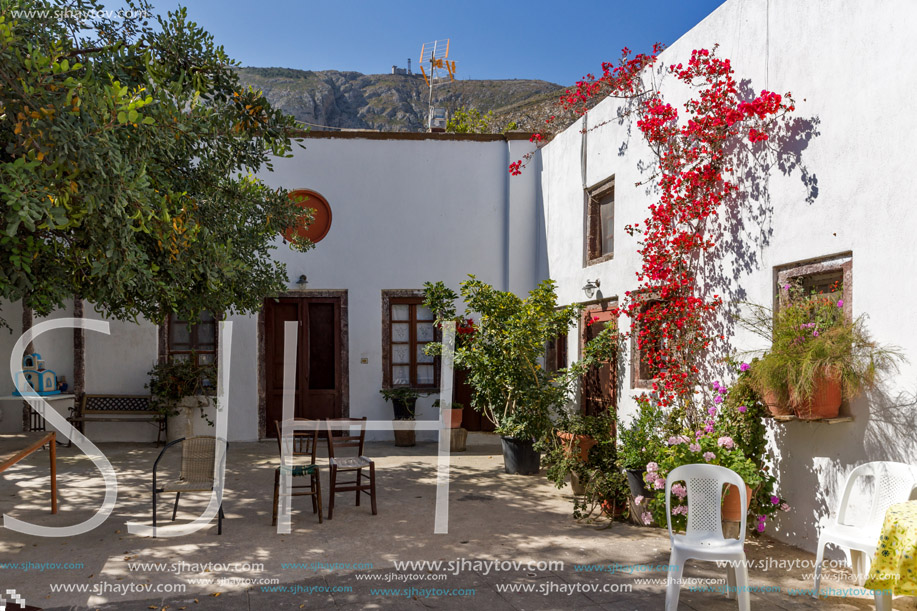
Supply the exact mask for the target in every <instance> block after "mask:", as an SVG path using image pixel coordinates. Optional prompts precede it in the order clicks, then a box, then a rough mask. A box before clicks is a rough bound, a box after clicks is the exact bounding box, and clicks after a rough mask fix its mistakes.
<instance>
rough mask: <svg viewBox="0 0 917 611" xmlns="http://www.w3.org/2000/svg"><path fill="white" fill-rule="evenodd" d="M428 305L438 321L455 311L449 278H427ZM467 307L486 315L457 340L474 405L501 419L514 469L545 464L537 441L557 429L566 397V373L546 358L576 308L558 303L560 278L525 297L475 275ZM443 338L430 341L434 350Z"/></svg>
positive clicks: (530, 470) (465, 289) (468, 284)
mask: <svg viewBox="0 0 917 611" xmlns="http://www.w3.org/2000/svg"><path fill="white" fill-rule="evenodd" d="M424 287H425V288H426V299H425V301H424V305H425V306H426V307H428V308H430V309H431V310H432V311H433V312H434V314H435V315H436V317H437V320H438V321H444V320H449V319H451V318H454V316H455V306H454V302H455V300H456V299H457V298H458V295H457V294H456V293H455V292H454V291H452V290H451V289H449V288H447V287H446V286H445V285H444V284H443V283H442V282H437V283H435V284H434V283H429V282H428V283H426V284H425V285H424ZM461 295H462V298H463V300H464V302H465V306H466V310H467V311H468V312H470V313H472V314H474V315H475V316H474V318H475V319H477V320H478V321H479V322H478V323H477V326H476V327H475V330H474V333H473V334H471V335H472V339H470V340H468V341H465V342H463V343H458V342H457V345H456V349H455V364H456V367H464V368H466V369H467V372H468V383H469V384H470V385H471V386H472V387H473V388H474V395H473V400H472V407H473V408H474V409H475V410H477V411H479V412H481V413H482V414H483V415H484V416H485V417H486V418H488V419H489V420H490V421H491V422H493V423H494V425H495V427H496V432H497V433H499V434H500V436H501V442H502V446H503V459H504V467H505V471H506V472H507V473H517V474H524V475H531V474H535V473H538V471H539V469H540V455H539V453H538V450H537V449H536V448H535V441H536V440H542V439H544V438H545V437H546V436H547V435H548V434H549V433H550V432H551V430H552V420H551V415H552V413H553V411H554V410H555V409H556V408H557V407H558V406H560V405H563V404H564V403H565V398H566V394H567V387H566V385H565V384H564V382H565V380H564V372H549V371H546V370H545V369H544V368H543V367H541V365H540V364H539V359H540V357H542V355H543V354H544V346H545V343H546V342H547V341H548V340H549V339H551V338H553V337H556V336H557V335H559V334H561V333H564V332H566V331H567V330H568V329H569V327H570V325H571V324H572V323H573V321H574V320H575V316H576V312H577V308H576V307H574V306H567V307H564V308H558V307H557V297H556V294H555V291H554V283H553V281H550V280H546V281H544V282H542V283H540V284H539V285H538V286H537V287H536V288H535V289H533V290H532V291H531V292H530V293H529V295H528V296H527V297H526V298H525V299H523V298H520V297H518V296H516V295H514V294H513V293H510V292H505V291H498V290H496V289H494V288H493V287H491V286H489V285H487V284H485V283H484V282H481V281H480V280H478V279H476V278H475V277H474V276H469V280H466V281H465V282H463V283H462V286H461ZM441 349H442V346H441V345H440V344H432V345H428V348H427V350H428V351H430V353H433V354H435V353H436V351H438V350H441Z"/></svg>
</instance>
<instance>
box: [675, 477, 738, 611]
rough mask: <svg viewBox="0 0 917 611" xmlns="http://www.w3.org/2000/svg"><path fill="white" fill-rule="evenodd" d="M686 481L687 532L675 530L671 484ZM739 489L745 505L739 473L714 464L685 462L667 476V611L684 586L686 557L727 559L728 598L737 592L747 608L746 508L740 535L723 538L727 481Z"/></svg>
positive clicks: (687, 558) (689, 558)
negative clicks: (675, 532)
mask: <svg viewBox="0 0 917 611" xmlns="http://www.w3.org/2000/svg"><path fill="white" fill-rule="evenodd" d="M674 482H685V484H686V487H687V489H688V497H687V498H688V528H687V530H686V531H685V534H683V535H676V534H674V533H673V532H672V507H671V502H672V484H673V483H674ZM724 484H733V485H734V486H736V487H737V488H738V489H739V498H740V500H741V502H742V507H745V506H746V501H747V494H746V491H745V482H744V481H742V478H741V477H739V474H738V473H736V472H735V471H733V470H731V469H727V468H726V467H719V466H716V465H705V464H696V465H682V466H680V467H677V468H675V469H672V471H671V472H670V473H669V476H668V477H667V478H666V481H665V511H666V518H667V522H668V526H669V539H670V541H671V543H672V554H671V555H670V556H669V574H668V580H667V585H666V592H665V609H666V611H676V609H677V608H678V595H679V594H680V591H681V576H682V573H683V572H684V567H685V561H687V560H691V559H694V560H725V561H728V562H729V565H728V568H727V569H726V585H727V591H726V596H727V598H735V597H736V595H738V599H739V609H740V611H749V609H750V608H751V603H750V601H749V596H748V567H747V566H746V562H745V512H742V522H741V526H740V528H739V538H738V539H726V538H725V537H723V519H722V515H721V509H722V508H721V506H722V501H723V485H724Z"/></svg>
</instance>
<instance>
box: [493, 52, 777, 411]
mask: <svg viewBox="0 0 917 611" xmlns="http://www.w3.org/2000/svg"><path fill="white" fill-rule="evenodd" d="M716 50H717V49H716V47H714V48H712V49H710V50H708V49H697V50H694V51H693V52H692V53H691V57H690V59H689V60H688V62H687V64H686V65H685V64H675V65H671V66H668V67H667V68H664V69H662V70H664V71H665V72H667V73H668V74H669V75H670V76H672V77H674V78H675V79H677V80H678V81H680V82H681V83H684V84H685V85H687V86H688V87H690V88H691V91H692V94H691V97H690V98H689V99H688V101H687V102H686V103H685V104H684V107H683V110H682V111H681V112H680V111H679V109H677V108H676V107H674V106H672V105H671V104H669V103H667V102H666V101H665V99H664V97H663V95H662V93H661V92H660V91H659V90H658V89H656V88H654V87H649V86H647V85H646V84H645V82H646V81H649V82H651V83H654V82H655V81H656V79H653V78H647V77H650V76H651V71H653V70H659V68H658V67H657V66H656V64H657V61H658V59H659V53H660V52H661V51H662V46H661V45H658V44H657V45H656V46H654V48H653V51H652V53H650V54H637V55H632V54H631V52H630V50H629V49H624V50H623V52H622V56H621V59H620V60H619V62H618V63H617V64H616V65H613V64H610V63H604V64H603V65H602V75H601V76H599V77H595V76H594V75H591V74H590V75H587V76H586V77H585V78H584V79H583V80H581V81H580V82H578V83H577V84H576V86H575V87H573V88H571V89H569V90H567V92H565V94H564V95H563V96H562V97H561V98H560V100H559V106H560V107H561V110H562V111H563V112H572V113H576V114H580V115H582V114H585V113H586V112H587V111H588V109H589V108H590V106H591V105H592V104H593V103H594V102H595V100H596V99H601V98H605V97H609V96H610V97H615V98H620V99H622V100H623V101H624V102H623V106H624V109H625V110H624V115H628V114H629V115H630V116H632V117H633V118H635V119H636V125H637V127H638V128H639V130H640V132H641V133H642V134H643V137H644V139H645V140H646V142H647V144H648V145H649V147H650V148H651V149H652V151H653V153H654V155H655V158H656V168H655V169H656V171H655V173H654V174H653V176H652V178H650V179H649V180H652V181H653V182H654V183H655V186H656V188H657V193H658V200H657V201H655V202H654V203H652V204H651V205H650V206H649V216H647V218H646V219H645V220H644V221H642V223H635V224H632V225H627V226H625V231H627V233H629V234H630V235H631V236H634V235H638V236H639V239H640V249H639V251H638V252H639V254H640V255H641V257H642V266H641V268H640V270H639V271H638V272H637V286H636V290H634V291H629V292H627V293H625V298H624V299H623V301H622V303H621V304H620V305H619V307H618V314H620V315H625V316H628V317H630V318H631V321H632V325H631V335H632V337H633V339H634V342H635V344H636V346H637V348H639V350H640V356H641V359H642V360H643V362H644V364H645V365H646V367H647V368H648V369H649V370H650V371H652V372H653V373H654V382H653V387H652V388H653V397H654V398H655V400H656V401H657V402H658V403H659V404H660V405H662V406H664V407H667V408H671V409H677V410H681V416H682V417H683V418H684V419H685V424H687V425H689V426H691V427H692V428H694V427H698V426H704V424H705V422H704V419H705V418H706V413H705V412H704V411H702V410H700V409H697V408H696V407H695V406H696V405H698V404H699V403H697V402H696V401H695V400H694V397H695V393H696V392H697V391H698V389H699V388H700V387H701V386H702V382H703V380H701V376H702V375H703V361H704V359H705V356H706V355H709V353H710V349H711V347H712V344H713V342H717V341H724V339H725V338H723V337H722V336H721V335H717V333H716V331H715V326H714V324H713V322H714V321H715V318H716V311H717V310H718V309H719V308H720V307H721V306H722V299H721V297H720V296H719V295H717V294H712V295H710V294H708V293H709V291H708V290H706V289H709V287H702V286H700V282H699V279H698V266H699V265H711V264H716V263H715V261H711V260H710V254H711V252H712V251H714V248H715V246H716V244H717V238H718V234H717V232H716V230H715V229H714V227H715V226H716V223H715V222H713V217H715V216H716V215H717V214H718V213H719V212H720V210H721V208H723V206H724V205H726V204H727V203H728V204H729V205H738V203H740V202H741V201H742V198H741V194H740V193H738V187H737V186H736V184H735V183H734V182H733V180H732V176H733V172H734V169H735V168H734V166H735V164H736V163H737V159H738V155H739V153H740V152H741V151H743V149H744V150H747V147H760V148H762V150H763V147H764V146H766V144H759V143H762V142H764V141H767V140H768V139H769V138H770V137H771V136H772V135H773V132H774V130H776V129H779V126H780V122H779V121H778V119H780V118H781V117H782V116H783V115H784V114H786V113H788V112H792V111H793V110H794V103H793V100H792V98H791V96H790V94H789V93H787V94H784V95H779V94H777V93H773V92H771V91H762V92H761V93H760V95H757V96H750V95H748V94H746V93H744V92H740V89H739V86H738V83H737V81H736V80H735V78H734V76H733V74H734V71H733V68H732V65H731V63H730V61H729V60H728V59H725V58H721V57H718V56H717V54H716ZM619 116H621V115H619ZM554 120H555V117H553V116H552V117H550V118H549V119H548V120H547V122H548V123H551V122H553V121H554ZM532 141H533V142H536V143H538V144H541V143H543V142H544V138H543V136H542V135H541V134H535V135H534V136H532ZM530 158H531V154H530V155H528V156H527V157H525V158H523V159H520V160H518V161H516V162H514V163H512V164H510V167H509V170H510V173H512V174H514V175H515V174H518V173H520V172H521V171H522V168H523V167H525V164H526V162H527V161H528V160H529V159H530ZM709 424H711V425H712V423H709Z"/></svg>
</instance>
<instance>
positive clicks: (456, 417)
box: [443, 409, 462, 429]
mask: <svg viewBox="0 0 917 611" xmlns="http://www.w3.org/2000/svg"><path fill="white" fill-rule="evenodd" d="M443 420H445V421H446V422H448V423H449V428H450V429H457V428H459V427H461V426H462V410H460V409H446V410H443Z"/></svg>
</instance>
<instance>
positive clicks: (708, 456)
mask: <svg viewBox="0 0 917 611" xmlns="http://www.w3.org/2000/svg"><path fill="white" fill-rule="evenodd" d="M714 458H716V454H714V453H713V452H704V460H706V461H707V462H710V461H711V460H713V459H714Z"/></svg>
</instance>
